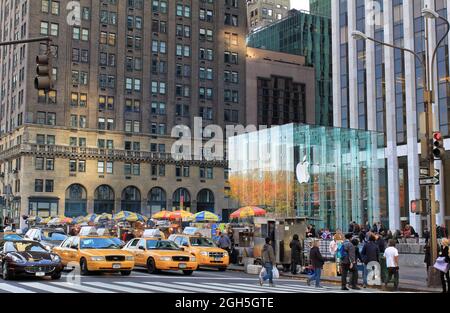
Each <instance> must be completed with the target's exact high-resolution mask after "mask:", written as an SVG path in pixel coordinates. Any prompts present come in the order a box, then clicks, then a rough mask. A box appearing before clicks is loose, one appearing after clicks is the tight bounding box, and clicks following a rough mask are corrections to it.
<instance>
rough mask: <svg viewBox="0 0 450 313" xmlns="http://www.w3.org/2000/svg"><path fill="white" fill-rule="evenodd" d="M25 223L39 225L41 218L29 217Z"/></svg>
mask: <svg viewBox="0 0 450 313" xmlns="http://www.w3.org/2000/svg"><path fill="white" fill-rule="evenodd" d="M27 221H28V222H33V223H36V224H39V223H40V222H41V221H42V217H40V216H30V217H29V218H28V219H27Z"/></svg>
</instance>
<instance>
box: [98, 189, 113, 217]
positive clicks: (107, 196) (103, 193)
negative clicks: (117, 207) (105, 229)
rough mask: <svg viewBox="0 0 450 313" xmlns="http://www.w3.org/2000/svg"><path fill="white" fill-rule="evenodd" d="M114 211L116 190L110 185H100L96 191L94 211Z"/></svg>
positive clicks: (99, 212) (100, 212)
mask: <svg viewBox="0 0 450 313" xmlns="http://www.w3.org/2000/svg"><path fill="white" fill-rule="evenodd" d="M113 212H114V190H113V189H112V188H111V187H110V186H108V185H101V186H98V187H97V189H96V190H95V193H94V213H96V214H102V213H110V214H112V213H113Z"/></svg>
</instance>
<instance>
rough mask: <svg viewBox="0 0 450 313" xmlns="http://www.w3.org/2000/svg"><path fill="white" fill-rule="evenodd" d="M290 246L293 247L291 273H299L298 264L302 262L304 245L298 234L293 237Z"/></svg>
mask: <svg viewBox="0 0 450 313" xmlns="http://www.w3.org/2000/svg"><path fill="white" fill-rule="evenodd" d="M289 247H290V248H291V273H292V274H294V275H297V265H300V264H301V258H302V257H301V256H302V245H301V243H300V240H299V237H298V235H297V234H295V235H294V236H293V237H292V241H291V242H290V243H289Z"/></svg>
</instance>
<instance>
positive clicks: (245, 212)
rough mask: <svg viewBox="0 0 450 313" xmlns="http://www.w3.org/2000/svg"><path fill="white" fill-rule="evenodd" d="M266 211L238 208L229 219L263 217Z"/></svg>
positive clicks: (252, 207)
mask: <svg viewBox="0 0 450 313" xmlns="http://www.w3.org/2000/svg"><path fill="white" fill-rule="evenodd" d="M266 213H267V212H266V210H264V209H261V208H258V207H255V206H247V207H243V208H240V209H239V210H237V211H234V212H233V213H232V214H231V215H230V217H231V218H246V217H252V216H265V215H266Z"/></svg>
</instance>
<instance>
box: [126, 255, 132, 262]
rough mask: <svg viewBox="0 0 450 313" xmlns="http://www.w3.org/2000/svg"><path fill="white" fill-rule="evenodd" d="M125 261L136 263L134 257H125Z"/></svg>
mask: <svg viewBox="0 0 450 313" xmlns="http://www.w3.org/2000/svg"><path fill="white" fill-rule="evenodd" d="M125 261H134V256H132V255H127V256H125Z"/></svg>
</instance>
